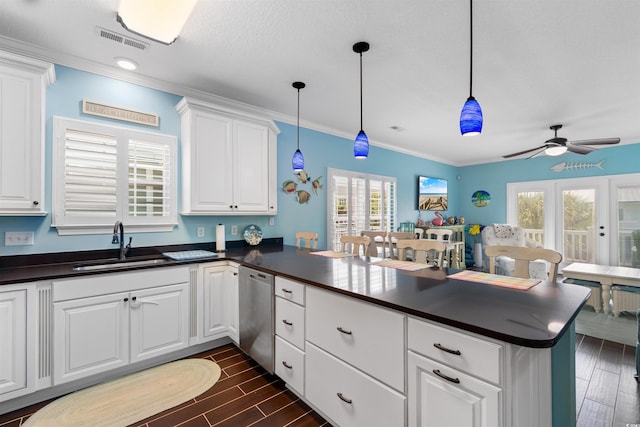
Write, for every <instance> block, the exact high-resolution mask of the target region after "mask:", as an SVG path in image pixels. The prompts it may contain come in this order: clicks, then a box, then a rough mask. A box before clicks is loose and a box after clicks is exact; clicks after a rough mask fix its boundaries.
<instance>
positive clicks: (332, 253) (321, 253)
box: [310, 251, 356, 258]
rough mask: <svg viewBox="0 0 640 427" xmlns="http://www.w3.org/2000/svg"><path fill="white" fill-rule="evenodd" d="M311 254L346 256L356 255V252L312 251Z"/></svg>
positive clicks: (332, 256)
mask: <svg viewBox="0 0 640 427" xmlns="http://www.w3.org/2000/svg"><path fill="white" fill-rule="evenodd" d="M310 254H311V255H320V256H324V257H327V258H345V257H349V256H356V255H355V254H349V253H346V252H336V251H316V252H310Z"/></svg>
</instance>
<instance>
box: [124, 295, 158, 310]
mask: <svg viewBox="0 0 640 427" xmlns="http://www.w3.org/2000/svg"><path fill="white" fill-rule="evenodd" d="M142 304H153V305H160V303H159V302H157V301H146V300H140V301H138V298H136V297H133V298H131V302H130V303H129V305H130V306H131V307H132V308H138V307H140V306H141V305H142Z"/></svg>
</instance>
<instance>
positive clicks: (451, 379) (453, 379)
mask: <svg viewBox="0 0 640 427" xmlns="http://www.w3.org/2000/svg"><path fill="white" fill-rule="evenodd" d="M433 373H434V374H436V375H437V376H439V377H440V378H442V379H444V380H447V381H451V382H452V383H454V384H460V380H459V379H458V378H453V377H450V376H448V375H445V374H443V373H442V372H440V369H434V370H433Z"/></svg>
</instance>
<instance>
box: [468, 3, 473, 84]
mask: <svg viewBox="0 0 640 427" xmlns="http://www.w3.org/2000/svg"><path fill="white" fill-rule="evenodd" d="M472 88H473V0H469V97H472V96H473V91H472Z"/></svg>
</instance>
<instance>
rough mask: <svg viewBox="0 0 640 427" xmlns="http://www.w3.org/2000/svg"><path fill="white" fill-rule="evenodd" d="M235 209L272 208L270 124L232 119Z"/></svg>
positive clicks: (255, 209) (265, 210)
mask: <svg viewBox="0 0 640 427" xmlns="http://www.w3.org/2000/svg"><path fill="white" fill-rule="evenodd" d="M233 159H234V160H233V161H234V167H233V173H234V176H233V184H234V189H233V195H234V209H235V210H237V211H241V212H264V213H266V212H268V211H269V183H270V180H269V128H268V127H267V126H265V125H260V124H255V123H250V122H243V121H240V120H236V121H234V122H233Z"/></svg>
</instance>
